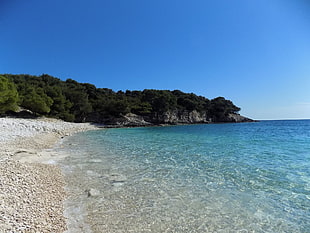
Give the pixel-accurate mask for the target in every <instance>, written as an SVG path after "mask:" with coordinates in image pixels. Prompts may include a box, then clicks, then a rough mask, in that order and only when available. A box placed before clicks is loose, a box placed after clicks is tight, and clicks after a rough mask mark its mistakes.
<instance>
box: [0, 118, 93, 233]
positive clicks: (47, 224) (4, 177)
mask: <svg viewBox="0 0 310 233" xmlns="http://www.w3.org/2000/svg"><path fill="white" fill-rule="evenodd" d="M92 129H96V126H94V125H91V124H76V123H67V122H63V121H60V120H55V119H48V118H42V119H15V118H0V147H1V150H0V232H1V233H2V232H65V231H66V229H67V225H66V219H65V217H64V215H63V212H64V208H63V201H64V199H65V197H66V193H65V191H64V185H65V183H64V179H63V176H62V174H61V170H60V168H58V167H57V166H56V165H54V164H52V163H53V161H55V160H57V159H58V158H59V155H56V154H54V153H53V152H52V151H47V150H46V149H48V148H51V147H53V146H54V145H55V143H57V142H58V141H59V140H60V139H61V138H62V137H64V136H68V135H71V134H73V133H76V132H80V131H85V130H92Z"/></svg>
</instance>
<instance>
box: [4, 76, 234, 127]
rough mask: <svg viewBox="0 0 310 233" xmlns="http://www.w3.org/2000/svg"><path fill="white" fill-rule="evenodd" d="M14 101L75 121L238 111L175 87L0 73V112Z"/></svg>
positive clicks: (220, 116)
mask: <svg viewBox="0 0 310 233" xmlns="http://www.w3.org/2000/svg"><path fill="white" fill-rule="evenodd" d="M17 104H18V105H19V106H20V107H22V108H25V109H28V110H30V111H32V112H34V113H35V114H37V115H45V116H49V117H55V118H60V119H63V120H66V121H75V122H85V121H90V122H105V121H106V120H107V119H111V118H115V117H120V116H123V115H125V114H127V113H134V114H137V115H140V116H147V117H152V116H155V115H158V114H163V113H165V112H168V111H177V112H185V111H187V112H192V111H194V110H196V111H197V112H200V113H205V114H206V116H207V117H208V119H212V120H213V121H215V122H216V121H221V120H223V119H224V118H225V117H227V116H228V114H230V113H237V112H238V111H240V108H238V107H236V106H235V105H234V104H233V103H232V102H231V101H230V100H226V99H225V98H223V97H218V98H215V99H212V100H209V99H207V98H205V97H202V96H197V95H195V94H193V93H190V94H188V93H184V92H182V91H179V90H174V91H168V90H144V91H129V90H127V91H126V92H123V91H118V92H114V91H113V90H111V89H107V88H96V87H95V86H94V85H92V84H88V83H78V82H76V81H74V80H72V79H68V80H66V81H62V80H60V79H58V78H54V77H52V76H49V75H46V74H43V75H41V76H31V75H11V74H4V75H2V76H0V113H1V112H2V113H3V112H6V111H9V110H13V111H14V110H16V107H17Z"/></svg>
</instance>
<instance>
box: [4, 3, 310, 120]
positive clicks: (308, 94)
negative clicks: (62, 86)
mask: <svg viewBox="0 0 310 233" xmlns="http://www.w3.org/2000/svg"><path fill="white" fill-rule="evenodd" d="M0 28H1V36H0V51H1V58H0V59H1V60H0V73H12V74H21V73H27V74H33V75H40V74H43V73H46V74H50V75H52V76H55V77H58V78H60V79H62V80H66V79H67V78H72V79H75V80H77V81H79V82H87V83H93V84H95V85H96V86H97V87H106V88H111V89H113V90H115V91H117V90H127V89H128V90H143V89H150V88H152V89H169V90H175V89H179V90H181V91H184V92H193V93H196V94H198V95H203V96H205V97H207V98H210V99H212V98H215V97H217V96H224V97H225V98H227V99H231V100H232V101H233V102H234V103H235V104H236V105H237V106H239V107H241V109H242V110H241V112H240V113H241V114H242V115H246V116H248V117H251V118H254V119H294V118H308V119H309V118H310V91H309V90H310V3H307V1H306V0H272V1H271V0H251V1H250V0H234V1H232V0H218V1H214V0H212V1H211V0H191V1H189V0H187V1H185V0H156V1H155V0H109V1H107V0H45V1H42V0H27V1H23V0H1V1H0Z"/></svg>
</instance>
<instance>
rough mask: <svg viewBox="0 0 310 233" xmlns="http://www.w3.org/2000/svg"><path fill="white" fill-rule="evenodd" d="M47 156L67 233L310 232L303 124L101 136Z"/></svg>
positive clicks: (309, 162)
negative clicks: (53, 163)
mask: <svg viewBox="0 0 310 233" xmlns="http://www.w3.org/2000/svg"><path fill="white" fill-rule="evenodd" d="M56 150H57V151H58V152H59V153H63V154H67V155H68V156H67V157H66V158H65V159H63V160H62V161H60V162H59V165H60V166H61V168H62V170H63V172H64V174H65V177H66V181H67V187H66V191H67V193H68V199H67V201H66V203H65V206H66V216H67V217H68V218H69V222H68V226H69V229H71V232H135V233H140V232H143V233H144V232H178V233H182V232H184V233H190V232H201V233H205V232H239V233H246V232H264V233H266V232H289V233H292V232H303V233H305V232H310V120H277V121H260V122H252V123H229V124H199V125H180V126H164V127H145V128H119V129H102V130H95V131H87V132H83V133H79V134H76V135H74V136H72V137H67V138H66V139H64V141H63V142H62V144H61V145H59V147H58V148H57V149H56ZM69 232H70V231H69Z"/></svg>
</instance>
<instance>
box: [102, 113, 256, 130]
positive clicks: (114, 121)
mask: <svg viewBox="0 0 310 233" xmlns="http://www.w3.org/2000/svg"><path fill="white" fill-rule="evenodd" d="M101 122H103V123H104V124H105V125H108V126H109V127H139V126H141V127H142V126H153V125H163V124H164V125H178V124H209V123H241V122H254V120H252V119H250V118H247V117H244V116H241V115H240V114H235V113H231V114H229V115H228V116H226V117H223V118H221V119H212V118H209V117H208V115H207V113H206V112H203V113H199V112H197V111H196V110H194V111H191V112H190V111H177V110H175V111H167V112H164V113H161V114H159V113H156V114H150V115H145V116H138V115H136V114H133V113H128V114H126V115H124V116H122V117H117V118H109V119H101Z"/></svg>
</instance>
